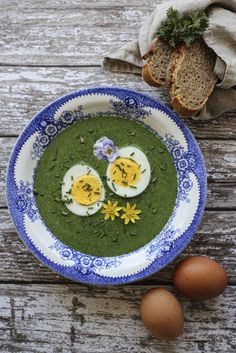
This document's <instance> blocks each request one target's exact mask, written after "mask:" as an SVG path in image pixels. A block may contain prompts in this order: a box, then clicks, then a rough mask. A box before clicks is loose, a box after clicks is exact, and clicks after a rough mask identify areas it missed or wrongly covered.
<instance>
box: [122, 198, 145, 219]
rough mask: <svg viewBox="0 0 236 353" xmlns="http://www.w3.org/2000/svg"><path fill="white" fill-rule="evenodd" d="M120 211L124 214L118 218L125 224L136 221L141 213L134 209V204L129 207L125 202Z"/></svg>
mask: <svg viewBox="0 0 236 353" xmlns="http://www.w3.org/2000/svg"><path fill="white" fill-rule="evenodd" d="M122 211H123V212H124V213H123V214H122V215H121V217H120V218H122V219H124V222H125V224H128V223H129V222H132V223H135V221H136V220H137V219H140V217H139V216H138V215H139V214H140V213H142V211H141V210H138V209H136V204H134V205H132V206H131V205H130V203H129V202H127V204H126V207H123V208H122Z"/></svg>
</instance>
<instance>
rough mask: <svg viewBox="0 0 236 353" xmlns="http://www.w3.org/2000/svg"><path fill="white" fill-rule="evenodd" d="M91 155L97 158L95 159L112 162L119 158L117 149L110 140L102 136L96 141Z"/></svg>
mask: <svg viewBox="0 0 236 353" xmlns="http://www.w3.org/2000/svg"><path fill="white" fill-rule="evenodd" d="M93 154H94V156H96V157H97V159H101V160H108V161H109V162H114V160H115V159H116V158H117V157H118V156H119V150H118V147H116V146H115V145H114V142H113V141H112V140H110V139H109V138H107V137H106V136H104V137H102V138H100V139H99V140H97V141H96V143H95V144H94V146H93Z"/></svg>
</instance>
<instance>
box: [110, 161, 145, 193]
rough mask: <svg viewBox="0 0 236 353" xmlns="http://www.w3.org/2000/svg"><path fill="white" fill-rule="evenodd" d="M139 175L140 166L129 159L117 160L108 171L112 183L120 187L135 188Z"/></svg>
mask: <svg viewBox="0 0 236 353" xmlns="http://www.w3.org/2000/svg"><path fill="white" fill-rule="evenodd" d="M141 174H142V173H141V170H140V166H139V165H138V164H137V163H136V162H135V161H134V160H133V159H131V158H121V157H119V158H117V159H116V160H115V161H114V162H113V163H112V166H111V170H110V177H111V180H112V182H113V183H115V184H117V185H121V186H135V184H137V182H138V181H139V180H140V177H141Z"/></svg>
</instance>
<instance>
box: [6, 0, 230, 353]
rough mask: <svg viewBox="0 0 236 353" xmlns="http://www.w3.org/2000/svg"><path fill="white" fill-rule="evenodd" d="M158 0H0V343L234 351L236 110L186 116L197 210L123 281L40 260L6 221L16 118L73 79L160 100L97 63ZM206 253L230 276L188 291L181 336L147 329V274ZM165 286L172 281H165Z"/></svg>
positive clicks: (65, 352) (162, 277) (66, 348)
mask: <svg viewBox="0 0 236 353" xmlns="http://www.w3.org/2000/svg"><path fill="white" fill-rule="evenodd" d="M158 2H164V0H159V1H158V0H157V1H156V2H153V0H143V1H137V0H129V1H127V0H120V1H119V2H117V1H115V0H109V1H108V0H91V1H87V0H51V1H50V2H49V1H42V0H34V1H28V0H22V1H16V0H2V1H1V12H0V81H1V85H0V268H1V276H0V353H117V352H119V353H144V352H145V353H184V352H188V353H219V352H221V353H234V352H235V351H236V319H235V313H236V304H235V285H236V247H235V239H236V222H235V210H236V153H235V152H236V112H228V113H225V114H224V115H223V116H222V117H221V118H219V119H217V120H214V121H211V122H207V123H203V122H194V121H192V120H191V119H187V120H185V122H186V124H187V125H188V126H189V127H190V129H191V130H192V131H193V133H194V134H195V136H196V137H197V139H198V140H199V144H200V147H201V149H202V152H203V154H204V157H205V160H206V165H207V172H208V182H209V186H208V195H207V210H206V212H205V213H204V216H203V219H202V222H201V226H200V228H199V230H198V231H197V234H196V235H195V236H194V238H193V240H192V241H191V242H190V244H189V246H188V247H187V248H186V249H185V251H184V252H183V253H182V255H181V256H180V257H179V258H178V259H177V260H176V261H175V262H174V263H173V264H171V265H170V266H168V267H167V268H165V269H164V270H162V271H161V272H159V273H158V274H155V275H153V276H152V277H150V278H148V279H145V280H143V281H141V282H139V283H136V284H135V285H133V286H125V287H116V288H113V289H108V288H92V287H86V286H83V285H80V284H71V282H70V281H69V280H66V279H63V278H62V277H60V276H59V275H57V274H55V273H53V272H52V271H51V270H49V269H48V268H46V267H45V266H44V265H43V264H41V263H40V262H39V261H38V260H37V259H35V258H34V257H33V255H32V254H31V253H30V252H29V251H28V249H27V248H26V247H25V245H24V244H22V242H21V240H20V238H19V237H18V235H17V234H16V232H15V229H14V226H13V224H12V222H11V219H10V216H9V214H8V211H7V209H5V207H6V199H5V176H6V167H7V161H8V158H9V154H10V151H11V149H12V147H13V145H14V142H15V140H16V136H18V135H19V133H20V132H21V130H22V129H23V128H24V126H25V125H26V123H27V122H28V121H29V120H30V119H31V118H32V116H34V115H35V114H36V113H37V112H38V111H39V110H40V109H41V108H42V107H44V106H45V105H46V104H48V103H49V102H51V101H52V100H54V99H56V98H58V97H60V96H61V95H64V94H67V93H68V92H71V91H74V90H78V89H81V88H85V87H86V88H87V87H94V86H109V85H112V86H119V87H129V88H131V89H135V90H137V91H140V92H144V93H147V94H149V95H151V96H153V97H154V98H157V99H159V100H161V101H162V102H164V103H166V104H167V105H169V97H168V95H167V94H166V92H165V90H162V89H158V88H153V87H149V86H148V85H147V84H145V83H144V82H142V80H141V78H140V76H135V75H126V74H114V73H110V72H105V71H104V70H103V69H102V68H101V67H99V65H100V64H101V61H102V57H103V55H104V54H105V53H106V52H107V51H110V50H114V49H116V48H118V47H120V46H121V45H123V44H126V43H128V42H129V41H132V40H133V39H135V38H137V33H138V28H139V27H140V24H141V23H142V22H143V21H144V19H145V17H146V16H148V15H149V14H150V13H151V11H152V9H153V8H154V6H155V4H156V3H158ZM196 254H199V255H203V256H204V255H206V256H210V257H211V258H213V259H216V260H217V261H219V262H220V263H221V264H222V265H223V266H224V268H225V269H226V271H227V273H228V276H229V283H230V285H229V286H228V288H227V289H226V291H225V293H224V294H223V295H222V296H220V297H219V298H217V299H215V300H210V301H205V302H190V301H188V300H186V299H183V298H181V297H179V298H180V300H181V302H182V303H183V308H184V311H185V318H186V323H185V330H184V336H183V337H181V338H179V339H178V340H177V341H175V342H170V343H167V342H162V341H158V340H155V339H153V338H152V337H151V336H150V335H149V334H148V332H147V331H146V330H145V328H144V327H143V325H142V323H141V321H140V319H139V302H140V298H141V296H142V294H143V293H144V292H145V291H146V290H147V289H148V288H149V285H159V284H163V285H168V284H171V282H172V278H171V277H172V271H173V267H174V265H175V264H176V263H177V262H178V261H179V260H180V259H182V258H185V257H186V256H189V255H196ZM170 290H173V288H172V287H170Z"/></svg>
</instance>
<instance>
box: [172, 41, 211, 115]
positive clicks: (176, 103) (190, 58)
mask: <svg viewBox="0 0 236 353" xmlns="http://www.w3.org/2000/svg"><path fill="white" fill-rule="evenodd" d="M215 62H216V54H215V53H214V51H213V50H212V49H210V48H209V47H208V46H207V45H206V44H205V42H204V41H203V40H196V41H195V42H193V44H192V46H191V47H190V48H187V47H186V46H185V45H184V44H181V45H179V46H178V47H177V48H176V49H175V50H174V51H173V52H172V55H171V59H170V63H169V66H168V70H167V86H168V89H169V92H170V97H171V103H172V106H173V108H174V110H175V111H176V112H177V113H178V114H179V115H181V116H183V117H189V116H191V115H193V114H194V113H196V112H198V111H199V110H200V109H202V107H203V106H204V104H205V103H206V101H207V99H208V97H209V96H210V94H211V92H212V91H213V89H214V87H215V84H216V82H217V76H216V74H215V73H214V67H215Z"/></svg>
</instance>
